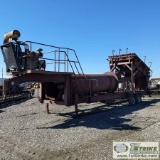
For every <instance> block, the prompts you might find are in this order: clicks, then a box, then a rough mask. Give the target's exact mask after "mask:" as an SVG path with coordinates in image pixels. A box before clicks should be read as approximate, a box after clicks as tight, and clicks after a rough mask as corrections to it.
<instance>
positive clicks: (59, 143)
mask: <svg viewBox="0 0 160 160" xmlns="http://www.w3.org/2000/svg"><path fill="white" fill-rule="evenodd" d="M79 108H80V110H83V111H85V112H87V113H88V114H85V115H83V116H79V117H77V118H76V117H73V115H74V114H73V112H74V106H71V107H65V106H58V105H54V106H50V112H51V114H47V113H46V108H45V105H44V104H41V103H39V101H38V100H37V99H36V98H33V99H29V100H26V101H21V102H18V103H17V102H15V103H13V104H7V105H4V106H1V107H0V144H1V146H0V160H20V159H22V160H26V159H28V160H31V159H33V160H43V159H45V160H52V159H53V160H54V159H55V160H58V159H59V160H64V159H66V160H70V159H71V160H72V159H73V160H76V159H77V160H81V159H85V160H86V159H88V160H89V159H92V160H100V159H106V160H111V159H113V158H112V145H113V141H156V142H157V141H160V132H159V129H160V114H159V113H160V111H159V110H160V97H144V98H143V102H142V103H141V104H139V105H135V106H132V107H131V106H128V105H127V103H123V104H112V105H110V106H107V105H106V104H103V103H93V104H90V105H88V104H81V105H79Z"/></svg>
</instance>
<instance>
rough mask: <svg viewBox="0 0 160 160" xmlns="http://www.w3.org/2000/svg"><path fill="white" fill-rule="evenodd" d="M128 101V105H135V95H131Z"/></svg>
mask: <svg viewBox="0 0 160 160" xmlns="http://www.w3.org/2000/svg"><path fill="white" fill-rule="evenodd" d="M128 103H129V105H130V106H133V105H135V103H136V100H135V97H134V96H132V97H131V98H130V99H129V100H128Z"/></svg>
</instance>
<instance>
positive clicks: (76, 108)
mask: <svg viewBox="0 0 160 160" xmlns="http://www.w3.org/2000/svg"><path fill="white" fill-rule="evenodd" d="M75 113H76V116H78V95H77V94H76V99H75Z"/></svg>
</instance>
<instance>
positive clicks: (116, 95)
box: [1, 30, 150, 113]
mask: <svg viewBox="0 0 160 160" xmlns="http://www.w3.org/2000/svg"><path fill="white" fill-rule="evenodd" d="M19 36H20V32H19V31H17V30H14V31H12V32H10V33H7V34H6V35H5V38H4V44H3V45H2V46H1V50H2V54H3V57H4V61H5V63H6V71H7V73H10V74H11V75H12V78H10V79H7V80H6V81H5V83H4V89H3V96H4V97H5V94H6V93H5V92H6V90H8V89H9V86H10V85H11V84H15V85H16V84H19V83H23V82H38V83H40V89H39V100H40V102H42V103H45V104H46V106H47V111H48V106H49V104H61V105H66V106H71V105H75V110H76V113H78V107H77V106H78V104H79V103H84V102H85V103H92V102H99V101H100V102H108V101H109V102H110V101H114V100H117V99H126V100H128V102H129V104H130V105H134V104H136V103H140V101H141V96H142V95H144V94H147V93H148V90H149V89H148V82H149V78H150V68H149V67H148V66H147V65H146V64H145V62H143V61H142V60H141V59H140V58H139V57H138V56H137V54H135V53H127V52H126V53H125V54H120V53H119V54H118V55H114V54H113V55H112V56H109V57H108V61H109V68H110V72H105V73H103V74H84V72H83V69H82V67H81V64H80V62H79V59H78V56H77V54H76V51H75V50H74V49H71V48H65V47H57V46H53V45H47V44H43V43H38V42H32V41H18V38H19ZM37 47H38V48H40V49H39V50H37V51H36V52H35V51H34V50H35V48H37ZM22 48H24V49H22ZM42 48H43V49H42ZM42 51H43V53H42ZM44 64H45V65H44ZM44 66H45V67H44Z"/></svg>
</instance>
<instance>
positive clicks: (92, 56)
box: [0, 0, 160, 77]
mask: <svg viewBox="0 0 160 160" xmlns="http://www.w3.org/2000/svg"><path fill="white" fill-rule="evenodd" d="M159 8H160V1H159V0H23V1H21V0H15V1H12V0H5V1H1V5H0V15H1V25H0V42H1V43H0V44H2V43H3V35H4V33H5V32H8V31H11V30H14V29H18V30H19V31H20V32H21V37H20V39H19V40H22V41H24V40H31V41H36V42H41V43H45V44H51V45H56V46H63V47H70V48H73V49H75V50H76V52H77V54H78V57H79V60H80V62H81V65H82V67H83V70H84V72H85V73H104V72H106V71H109V67H108V61H106V58H107V57H108V56H110V55H111V54H112V50H113V49H114V50H115V51H116V52H115V53H117V54H118V50H119V49H122V53H125V50H126V48H128V52H131V53H133V52H134V53H136V54H137V55H138V56H139V57H140V58H141V59H144V56H146V57H147V58H146V63H147V65H149V62H152V63H153V64H152V67H151V69H152V70H153V74H152V76H153V77H160V63H159V61H160V58H159V57H160V56H159V53H160V9H159ZM1 68H4V70H5V64H4V62H3V57H2V54H0V70H1Z"/></svg>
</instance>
